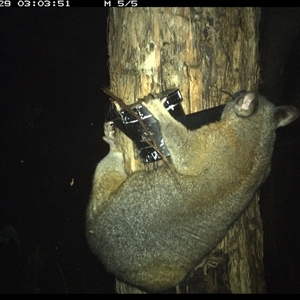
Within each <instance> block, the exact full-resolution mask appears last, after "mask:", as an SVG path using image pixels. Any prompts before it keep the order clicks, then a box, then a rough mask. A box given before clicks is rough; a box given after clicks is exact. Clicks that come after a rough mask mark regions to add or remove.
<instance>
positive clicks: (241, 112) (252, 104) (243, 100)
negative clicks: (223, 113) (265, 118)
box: [234, 92, 258, 117]
mask: <svg viewBox="0 0 300 300" xmlns="http://www.w3.org/2000/svg"><path fill="white" fill-rule="evenodd" d="M257 98H258V97H257V95H256V94H255V93H254V92H248V93H246V92H245V93H242V94H241V95H240V96H238V97H237V99H236V101H237V102H236V104H235V107H234V111H235V114H236V115H237V116H239V117H249V116H251V115H252V114H253V113H254V112H255V111H256V109H257V105H258V101H257Z"/></svg>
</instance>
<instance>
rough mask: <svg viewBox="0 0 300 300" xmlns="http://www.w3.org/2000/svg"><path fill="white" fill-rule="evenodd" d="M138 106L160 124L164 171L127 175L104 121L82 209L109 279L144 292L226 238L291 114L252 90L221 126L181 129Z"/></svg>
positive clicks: (158, 105)
mask: <svg viewBox="0 0 300 300" xmlns="http://www.w3.org/2000/svg"><path fill="white" fill-rule="evenodd" d="M143 105H145V106H146V108H147V109H148V110H149V111H150V112H151V113H152V114H153V116H154V117H155V118H156V119H157V120H158V122H159V124H160V129H161V133H162V136H163V139H164V141H165V143H166V145H167V147H168V149H169V152H170V154H171V160H172V161H171V164H172V167H173V171H171V170H170V168H169V167H168V166H167V165H163V166H161V167H158V168H157V169H154V170H152V171H138V172H135V173H133V174H131V175H130V176H128V175H127V174H126V172H125V170H124V164H123V153H122V149H121V148H120V147H119V146H118V145H117V143H116V140H115V132H114V130H115V129H114V126H113V123H112V122H108V123H106V124H105V138H104V139H105V140H106V141H107V142H108V143H109V145H110V152H109V154H108V155H107V156H106V157H105V158H104V159H103V160H101V161H100V162H99V164H98V166H97V169H96V172H95V175H94V182H93V190H92V194H91V198H90V202H89V205H88V209H87V228H86V235H87V239H88V242H89V245H90V248H91V250H92V251H93V253H94V254H95V255H96V256H97V257H98V258H99V259H100V260H101V262H102V263H103V264H104V266H105V267H106V268H107V270H108V271H109V272H111V273H113V274H114V275H115V276H116V277H117V278H118V279H120V280H122V281H124V282H127V283H129V284H130V285H133V286H136V287H138V288H140V289H142V290H145V291H148V292H162V291H166V290H168V289H170V288H172V287H174V286H176V285H177V284H178V283H179V282H180V281H181V280H182V279H183V278H184V277H185V276H186V274H187V273H188V272H189V271H191V270H193V269H194V268H195V267H196V266H197V265H199V263H200V262H201V261H202V260H203V258H205V257H206V256H207V255H208V254H209V252H210V251H211V250H212V249H213V248H214V247H215V246H216V245H217V243H218V242H219V241H220V240H221V239H222V238H223V237H224V236H225V235H226V232H227V230H228V228H229V226H230V225H231V224H232V223H233V222H234V221H235V220H236V219H237V218H238V216H239V215H240V214H241V213H242V211H243V210H244V209H245V208H246V206H247V205H248V204H249V201H250V200H251V199H252V197H253V195H254V193H255V191H256V190H257V188H258V187H259V186H260V185H261V184H262V182H263V181H264V180H265V179H266V177H267V176H268V174H269V171H270V162H271V157H272V151H273V144H274V141H275V130H276V128H277V127H279V126H285V125H287V124H289V123H290V122H292V121H293V120H295V119H296V118H297V117H298V116H299V111H298V110H297V109H296V108H294V107H292V106H279V107H275V106H274V105H273V104H272V103H270V102H269V101H267V100H266V99H265V98H263V97H262V96H260V95H258V94H255V93H254V92H242V93H238V94H236V95H235V96H234V97H233V98H232V99H231V100H230V101H229V102H228V103H227V104H226V106H225V108H224V111H223V114H222V117H221V120H220V121H218V122H214V123H211V124H209V125H206V126H203V127H201V128H200V129H197V130H193V131H190V130H188V129H187V128H186V127H184V126H183V125H182V124H181V123H179V122H177V121H176V120H175V119H174V118H173V117H172V116H171V115H170V114H169V113H168V112H167V111H166V109H165V108H164V107H163V101H160V100H158V99H157V100H151V101H148V102H147V103H144V104H143Z"/></svg>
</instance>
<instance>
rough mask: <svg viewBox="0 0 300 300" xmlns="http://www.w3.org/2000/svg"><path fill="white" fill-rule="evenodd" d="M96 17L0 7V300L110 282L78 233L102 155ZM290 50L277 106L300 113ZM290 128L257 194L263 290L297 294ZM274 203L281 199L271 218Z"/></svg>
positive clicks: (104, 77)
mask: <svg viewBox="0 0 300 300" xmlns="http://www.w3.org/2000/svg"><path fill="white" fill-rule="evenodd" d="M298 13H299V12H298V11H297V14H298ZM107 14H108V9H107V8H100V7H99V8H95V7H93V8H28V9H25V8H5V9H3V8H1V9H0V59H1V63H0V70H1V72H0V92H1V93H0V97H1V101H0V105H1V109H0V126H1V127H0V135H1V148H0V166H1V180H0V216H1V218H0V255H1V256H0V269H1V277H0V293H113V292H114V277H113V276H112V275H111V274H108V273H106V272H105V271H104V269H103V267H102V265H101V264H100V263H99V262H98V261H97V260H96V258H95V257H94V255H93V254H92V253H91V252H90V250H89V248H88V246H87V243H86V239H85V234H84V230H85V228H84V224H85V210H86V206H87V203H88V198H89V194H90V191H91V186H92V177H93V173H94V170H95V167H96V164H97V163H98V162H99V160H100V159H101V158H103V157H104V156H105V155H106V154H107V152H108V146H107V144H106V143H104V142H103V141H102V135H103V123H104V120H105V117H106V115H107V111H108V107H109V101H108V97H107V96H106V95H105V94H104V93H103V92H102V90H101V88H102V87H104V86H106V87H107V86H109V75H108V68H107V66H108V53H107V51H108V50H107V39H106V32H107ZM266 16H268V12H265V13H264V14H263V17H265V18H267V17H266ZM299 16H300V14H299ZM299 16H298V18H295V19H300V17H299ZM265 20H266V19H264V20H263V21H264V22H263V23H262V24H266V22H265ZM288 20H290V18H288ZM291 26H298V27H297V28H300V26H299V21H298V23H297V24H296V25H293V24H291ZM297 30H299V29H297ZM274 33H276V32H274ZM262 34H263V33H262ZM116 46H117V45H116ZM262 47H266V46H262ZM290 47H291V49H290V54H289V57H288V59H287V60H286V63H285V66H286V67H285V68H284V69H282V72H281V73H280V75H281V76H284V78H285V79H284V80H283V81H282V80H281V82H283V84H282V86H281V91H282V93H281V95H282V94H287V93H289V97H288V99H287V98H285V99H283V100H282V104H293V105H294V106H297V107H298V108H300V100H299V99H300V97H298V96H299V94H300V93H299V88H298V86H299V85H297V84H296V83H297V82H298V83H299V81H298V79H299V77H300V67H299V66H300V63H299V62H300V59H299V49H300V38H299V37H298V38H297V39H296V41H295V42H294V43H293V44H292V45H290ZM263 58H264V54H262V65H263ZM270 59H272V58H270ZM266 65H267V64H266ZM266 65H265V66H266ZM264 72H266V68H265V69H264ZM262 74H265V73H263V72H262ZM262 91H264V92H265V94H266V96H268V94H271V93H272V92H274V91H273V90H272V91H270V90H268V87H267V85H266V86H262ZM297 95H298V96H297ZM291 99H293V100H291ZM269 100H271V99H269ZM271 101H272V100H271ZM274 102H279V100H278V99H277V100H276V101H274ZM299 128H300V124H299V120H297V121H296V122H294V124H291V125H289V126H287V127H286V128H283V129H281V130H280V132H278V135H279V136H278V144H276V148H275V153H274V166H273V169H272V173H271V174H270V178H269V179H268V181H267V182H266V184H265V185H264V187H263V188H262V198H263V199H262V200H261V202H262V203H261V205H262V217H263V222H264V225H265V232H266V238H265V243H266V245H265V249H266V251H265V260H266V261H265V263H266V265H265V267H266V280H267V287H268V292H270V293H272V292H283V293H293V292H300V290H299V286H300V276H299V270H300V258H299V254H300V242H299V241H300V239H299V237H300V234H299V231H300V226H299V214H300V209H299V207H300V205H299V198H300V197H299V195H300V190H299V189H300V187H299V186H300V180H299V167H300V163H299V154H300V152H299V150H300V141H299ZM275 162H276V164H275ZM275 187H276V188H275ZM276 197H280V199H284V201H281V202H280V203H281V204H280V205H281V207H280V209H279V212H278V210H276V209H275V208H278V204H277V203H275V202H274V201H275V200H274V199H275V198H276ZM268 198H271V200H270V201H271V202H272V201H273V202H272V203H271V202H267V200H266V199H268ZM270 203H271V205H270ZM282 203H283V204H282ZM270 211H274V213H273V214H272V216H271V217H270ZM274 215H276V219H275V217H274ZM277 217H278V218H277ZM274 220H275V221H274ZM274 222H276V224H277V226H276V230H274ZM274 232H275V233H274ZM281 234H282V235H281ZM273 235H274V236H275V237H274V236H273ZM278 244H279V245H281V246H280V248H282V249H283V250H284V251H283V252H281V250H282V249H278Z"/></svg>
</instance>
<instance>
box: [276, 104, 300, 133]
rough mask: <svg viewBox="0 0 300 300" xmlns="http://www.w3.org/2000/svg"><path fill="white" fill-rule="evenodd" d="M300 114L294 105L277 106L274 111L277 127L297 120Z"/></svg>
mask: <svg viewBox="0 0 300 300" xmlns="http://www.w3.org/2000/svg"><path fill="white" fill-rule="evenodd" d="M299 115H300V112H299V110H298V109H297V108H296V107H294V106H290V105H282V106H278V107H276V108H275V113H274V119H275V124H276V128H277V127H281V126H285V125H288V124H290V123H291V122H293V121H294V120H296V119H297V118H298V117H299Z"/></svg>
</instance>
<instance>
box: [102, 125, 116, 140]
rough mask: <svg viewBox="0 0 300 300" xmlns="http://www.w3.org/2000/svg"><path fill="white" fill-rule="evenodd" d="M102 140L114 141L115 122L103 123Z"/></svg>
mask: <svg viewBox="0 0 300 300" xmlns="http://www.w3.org/2000/svg"><path fill="white" fill-rule="evenodd" d="M103 139H104V141H105V142H107V143H108V144H110V145H111V144H112V143H114V144H115V143H116V129H115V124H114V122H112V121H108V122H105V123H104V137H103Z"/></svg>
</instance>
